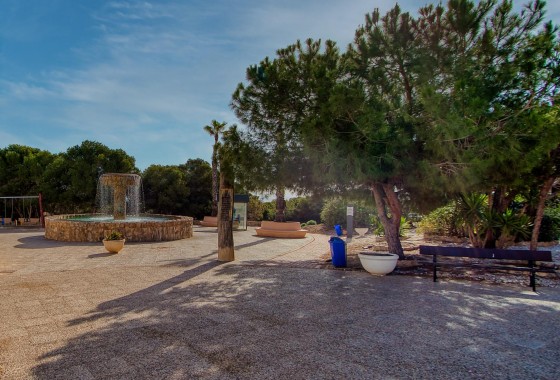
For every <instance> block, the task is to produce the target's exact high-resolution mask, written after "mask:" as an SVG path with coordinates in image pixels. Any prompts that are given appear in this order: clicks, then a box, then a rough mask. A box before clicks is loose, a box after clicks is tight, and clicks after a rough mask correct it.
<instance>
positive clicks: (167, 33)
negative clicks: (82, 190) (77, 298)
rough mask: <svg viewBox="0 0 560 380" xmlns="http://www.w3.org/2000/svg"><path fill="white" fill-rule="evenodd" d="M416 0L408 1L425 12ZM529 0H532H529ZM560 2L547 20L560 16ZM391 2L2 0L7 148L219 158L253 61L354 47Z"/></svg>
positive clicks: (164, 160) (2, 110) (152, 159)
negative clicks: (373, 15) (309, 48)
mask: <svg viewBox="0 0 560 380" xmlns="http://www.w3.org/2000/svg"><path fill="white" fill-rule="evenodd" d="M424 3H425V2H422V3H419V2H416V1H409V0H407V1H399V4H400V5H401V7H402V8H403V9H404V10H409V11H415V10H416V9H417V8H418V6H419V5H421V4H424ZM514 3H515V4H516V5H521V4H522V2H514ZM523 3H524V2H523ZM558 3H560V2H549V4H548V6H547V9H548V15H547V19H552V20H554V21H555V22H556V23H559V21H560V4H558ZM394 4H395V1H386V0H378V1H371V0H284V1H271V0H259V1H255V0H230V1H227V0H214V1H207V0H157V1H156V0H153V1H133V0H129V1H119V0H116V1H99V0H49V1H46V0H0V148H3V147H5V146H7V145H10V144H22V145H28V146H32V147H37V148H40V149H44V150H49V151H51V152H53V153H56V152H62V151H65V150H66V149H67V148H69V147H71V146H74V145H78V144H80V143H81V142H82V141H84V140H94V141H99V142H101V143H103V144H105V145H107V146H109V147H110V148H114V149H116V148H121V149H124V150H125V151H126V152H127V153H128V154H130V155H132V156H134V157H135V158H136V164H137V166H138V167H139V168H140V169H141V170H143V169H145V168H146V167H148V166H149V165H151V164H160V165H176V164H181V163H184V162H186V161H187V160H188V159H189V158H202V159H205V160H207V161H209V160H210V157H211V146H212V143H213V140H212V138H211V137H210V136H209V135H207V134H206V133H205V132H204V131H203V130H202V127H203V126H204V125H206V124H209V123H210V122H211V120H212V119H216V120H218V121H225V122H227V123H228V124H234V123H237V124H239V122H238V121H237V120H236V118H235V116H234V114H233V112H232V111H231V110H230V108H229V102H230V98H231V94H232V93H233V91H234V90H235V87H236V85H237V83H239V82H241V81H243V80H244V78H245V69H246V68H247V67H248V66H249V65H252V64H256V63H258V62H259V61H261V60H262V59H263V58H264V57H266V56H270V57H272V56H274V54H275V51H276V50H277V49H279V48H282V47H285V46H287V45H289V44H291V43H293V42H295V41H296V40H297V39H302V40H303V39H306V38H308V37H311V38H314V39H318V38H321V39H323V40H324V39H333V40H335V41H337V43H338V44H339V46H341V47H342V48H344V47H345V46H346V44H348V43H349V42H350V41H351V40H352V38H353V35H354V31H355V30H356V28H357V26H358V25H359V24H361V23H362V22H363V19H364V15H365V14H366V13H367V12H371V11H372V10H373V8H374V7H379V8H380V9H381V11H382V13H384V11H386V10H388V9H389V8H390V7H392V6H393V5H394Z"/></svg>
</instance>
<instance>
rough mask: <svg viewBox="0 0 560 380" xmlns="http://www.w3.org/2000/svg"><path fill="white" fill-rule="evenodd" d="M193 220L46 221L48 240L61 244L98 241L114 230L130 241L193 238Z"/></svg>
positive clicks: (79, 217) (87, 217)
mask: <svg viewBox="0 0 560 380" xmlns="http://www.w3.org/2000/svg"><path fill="white" fill-rule="evenodd" d="M192 225H193V218H191V217H188V216H169V215H141V216H140V217H129V218H127V219H125V220H114V219H113V218H112V217H107V216H106V215H101V214H72V215H55V216H48V217H46V218H45V238H47V239H51V240H58V241H76V242H86V241H89V242H98V241H101V240H103V238H104V237H105V235H107V234H109V233H110V232H112V231H119V232H121V233H123V234H124V236H125V237H126V240H127V241H169V240H180V239H186V238H190V237H192V235H193V230H192Z"/></svg>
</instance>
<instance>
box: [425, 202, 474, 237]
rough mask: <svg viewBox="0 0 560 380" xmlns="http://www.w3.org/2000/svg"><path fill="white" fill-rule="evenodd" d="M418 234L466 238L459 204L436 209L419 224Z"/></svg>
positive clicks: (454, 203)
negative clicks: (458, 207)
mask: <svg viewBox="0 0 560 380" xmlns="http://www.w3.org/2000/svg"><path fill="white" fill-rule="evenodd" d="M418 232H422V233H425V234H430V235H441V236H461V237H462V236H464V232H463V230H462V228H461V221H460V216H459V212H458V209H457V203H456V202H451V203H449V204H448V205H446V206H442V207H439V208H436V209H435V210H434V211H432V212H430V213H429V214H428V215H426V216H424V217H423V218H422V220H421V221H420V222H418Z"/></svg>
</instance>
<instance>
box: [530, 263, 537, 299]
mask: <svg viewBox="0 0 560 380" xmlns="http://www.w3.org/2000/svg"><path fill="white" fill-rule="evenodd" d="M529 268H531V275H530V276H529V286H530V287H532V288H533V291H534V292H536V291H537V286H536V281H535V269H534V268H535V262H534V261H533V260H529Z"/></svg>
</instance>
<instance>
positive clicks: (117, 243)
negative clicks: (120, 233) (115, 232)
mask: <svg viewBox="0 0 560 380" xmlns="http://www.w3.org/2000/svg"><path fill="white" fill-rule="evenodd" d="M124 242H125V239H121V240H105V239H103V245H104V246H105V249H106V250H107V251H109V252H111V253H119V252H120V251H121V250H122V249H123V248H124Z"/></svg>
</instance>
